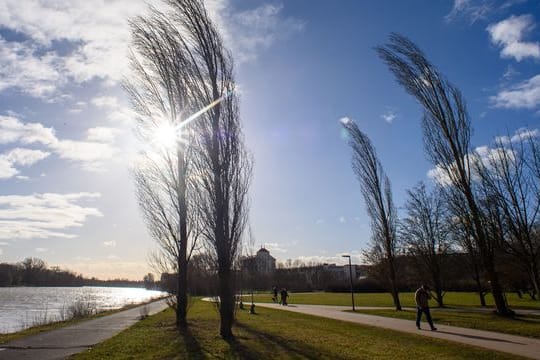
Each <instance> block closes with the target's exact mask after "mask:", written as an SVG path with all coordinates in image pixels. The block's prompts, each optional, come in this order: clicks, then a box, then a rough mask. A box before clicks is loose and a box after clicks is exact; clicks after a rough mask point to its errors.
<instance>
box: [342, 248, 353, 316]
mask: <svg viewBox="0 0 540 360" xmlns="http://www.w3.org/2000/svg"><path fill="white" fill-rule="evenodd" d="M341 256H342V257H344V258H349V280H350V282H351V300H352V311H355V309H354V291H353V281H352V265H351V255H341Z"/></svg>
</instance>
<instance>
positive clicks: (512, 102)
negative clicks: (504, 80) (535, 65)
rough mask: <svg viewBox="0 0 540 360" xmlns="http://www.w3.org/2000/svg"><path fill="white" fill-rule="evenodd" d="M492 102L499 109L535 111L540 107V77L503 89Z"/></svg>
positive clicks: (493, 97)
mask: <svg viewBox="0 0 540 360" xmlns="http://www.w3.org/2000/svg"><path fill="white" fill-rule="evenodd" d="M490 100H491V103H492V104H493V105H494V106H495V107H498V108H506V109H522V108H523V109H534V108H536V107H538V106H539V105H540V75H536V76H533V77H532V78H530V79H528V80H525V81H522V82H520V83H517V84H515V85H511V86H509V87H507V88H505V89H502V90H501V91H499V93H498V94H497V95H495V96H492V97H491V98H490Z"/></svg>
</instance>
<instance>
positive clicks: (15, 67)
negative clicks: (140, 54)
mask: <svg viewBox="0 0 540 360" xmlns="http://www.w3.org/2000/svg"><path fill="white" fill-rule="evenodd" d="M147 3H149V4H151V5H154V6H156V7H158V8H162V7H163V6H162V2H161V1H156V0H149V1H148V2H145V1H132V0H116V1H106V0H95V1H86V0H55V1H44V0H24V1H20V0H3V1H2V2H0V27H5V28H8V29H10V30H13V31H16V32H18V33H20V34H23V35H24V36H26V37H27V38H28V39H27V40H25V41H24V42H12V41H10V42H8V41H6V40H5V39H0V91H2V90H4V89H8V88H17V89H20V90H21V91H23V92H25V93H27V94H29V95H31V96H36V97H51V96H55V95H57V93H58V91H59V89H61V88H62V87H63V86H64V85H65V84H67V83H70V82H75V83H77V84H81V83H84V82H86V81H89V80H92V79H96V78H97V79H100V80H102V81H103V82H104V83H105V84H106V85H112V84H115V83H117V82H118V81H119V80H120V79H122V76H124V75H126V69H129V66H128V60H127V56H126V55H127V50H128V46H129V43H130V29H129V26H128V24H127V20H128V19H129V18H132V17H134V16H137V15H142V14H144V13H145V12H146V10H147ZM206 6H207V8H208V10H209V13H210V14H211V16H212V17H213V18H214V19H215V20H216V23H217V24H218V27H219V28H220V30H221V33H222V34H223V37H224V39H225V41H226V44H228V45H229V47H231V48H232V50H233V53H234V55H235V57H236V59H237V61H238V62H240V63H241V62H245V61H252V60H254V59H256V58H257V57H258V54H259V53H260V52H262V51H265V50H266V49H268V48H269V47H270V46H271V45H272V44H273V43H275V42H276V41H277V40H278V39H280V38H283V37H285V36H287V35H288V34H290V33H293V32H296V31H301V30H302V29H303V27H304V23H303V22H301V21H299V20H297V19H294V18H284V17H283V15H282V8H283V6H282V5H279V4H264V5H261V6H259V7H256V8H252V9H247V10H242V11H240V12H238V11H234V10H233V9H232V5H231V3H230V1H229V0H208V1H206ZM55 41H56V42H62V43H63V47H64V48H65V49H63V50H62V52H59V51H58V48H57V47H56V46H55V44H56V43H55ZM74 111H75V112H77V111H78V110H77V108H75V109H74Z"/></svg>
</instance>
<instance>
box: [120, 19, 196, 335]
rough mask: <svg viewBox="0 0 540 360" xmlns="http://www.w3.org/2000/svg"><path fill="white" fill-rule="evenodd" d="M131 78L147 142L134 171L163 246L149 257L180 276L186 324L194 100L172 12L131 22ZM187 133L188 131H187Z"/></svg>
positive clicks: (181, 315)
mask: <svg viewBox="0 0 540 360" xmlns="http://www.w3.org/2000/svg"><path fill="white" fill-rule="evenodd" d="M130 25H131V31H132V37H133V40H132V50H133V53H132V55H131V67H132V76H131V77H130V78H129V80H126V81H125V89H126V90H127V92H128V94H129V96H130V99H131V103H132V107H133V109H134V111H135V113H136V115H137V120H138V128H137V130H138V134H139V135H140V137H141V138H142V139H143V141H144V142H145V143H147V144H149V147H148V148H147V149H145V150H144V154H143V156H141V161H140V162H139V164H138V166H137V167H136V169H135V170H134V178H135V184H136V188H137V196H138V200H139V206H140V208H141V210H142V212H143V215H144V218H145V220H146V224H147V227H148V229H149V231H150V233H151V235H152V237H153V238H154V239H155V240H156V242H157V244H158V248H159V250H158V251H157V252H155V253H154V254H153V256H151V260H152V263H153V264H154V265H155V266H156V268H157V269H158V270H160V271H162V272H167V271H174V272H176V273H177V274H178V277H177V292H176V298H177V301H176V324H177V326H179V327H181V328H183V327H186V326H187V320H186V315H187V306H188V304H187V302H188V293H187V268H188V266H187V264H188V261H189V256H190V254H191V252H192V251H193V248H194V246H195V240H196V234H197V231H193V229H196V224H197V221H196V217H195V216H194V215H195V214H196V213H195V212H192V211H190V209H189V208H190V196H189V195H190V194H189V191H188V187H189V183H190V179H189V169H190V150H189V146H188V145H186V144H189V143H190V142H189V141H188V140H189V139H186V138H185V137H186V136H189V134H190V131H189V124H188V123H187V120H186V118H187V116H186V114H189V113H190V112H193V111H194V109H195V107H196V105H197V104H196V102H195V101H193V98H192V97H193V95H192V94H191V91H190V86H191V84H192V77H193V74H192V71H191V69H192V66H191V64H190V58H189V53H188V52H187V51H186V45H185V40H184V35H183V34H182V33H181V32H180V30H179V29H178V27H177V26H176V24H174V23H173V22H172V21H170V20H169V18H168V16H166V15H165V14H163V13H161V12H159V11H157V10H155V9H150V11H149V15H147V16H141V17H137V18H134V19H132V20H131V22H130ZM186 134H187V135H186Z"/></svg>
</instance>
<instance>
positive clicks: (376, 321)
mask: <svg viewBox="0 0 540 360" xmlns="http://www.w3.org/2000/svg"><path fill="white" fill-rule="evenodd" d="M255 305H256V306H260V307H266V308H271V309H279V310H285V311H292V312H297V313H302V314H308V315H315V316H321V317H325V318H330V319H336V320H341V321H348V322H353V323H358V324H363V325H370V326H378V327H382V328H386V329H391V330H396V331H401V332H407V333H411V334H415V335H422V336H429V337H433V338H438V339H443V340H449V341H454V342H458V343H462V344H468V345H473V346H479V347H483V348H486V349H491V350H496V351H502V352H507V353H511V354H515V355H521V356H525V357H529V358H532V359H540V340H539V339H533V338H528V337H523V336H515V335H507V334H501V333H496V332H491V331H484V330H475V329H467V328H461V327H455V326H447V325H439V324H436V326H437V328H438V331H430V330H426V329H427V327H428V326H427V324H426V323H425V322H423V323H422V325H423V326H424V327H425V329H423V330H417V329H416V326H415V324H414V321H411V320H402V319H394V318H389V317H382V316H375V315H367V314H359V313H351V312H345V311H344V310H350V306H330V305H289V306H280V305H278V304H272V303H255ZM379 309H380V308H379Z"/></svg>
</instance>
